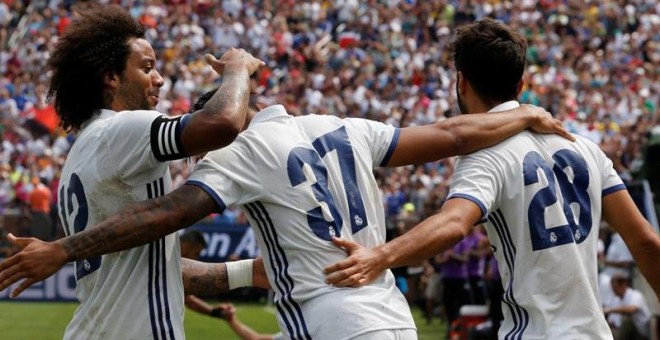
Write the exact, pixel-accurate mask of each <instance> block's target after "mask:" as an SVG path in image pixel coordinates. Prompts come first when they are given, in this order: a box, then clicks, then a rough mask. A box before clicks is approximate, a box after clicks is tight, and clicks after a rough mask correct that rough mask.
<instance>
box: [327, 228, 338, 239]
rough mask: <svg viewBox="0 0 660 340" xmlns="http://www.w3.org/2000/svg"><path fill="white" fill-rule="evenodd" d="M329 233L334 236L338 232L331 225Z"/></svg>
mask: <svg viewBox="0 0 660 340" xmlns="http://www.w3.org/2000/svg"><path fill="white" fill-rule="evenodd" d="M328 234H330V236H332V237H335V235H336V234H337V233H335V228H333V227H332V226H329V227H328Z"/></svg>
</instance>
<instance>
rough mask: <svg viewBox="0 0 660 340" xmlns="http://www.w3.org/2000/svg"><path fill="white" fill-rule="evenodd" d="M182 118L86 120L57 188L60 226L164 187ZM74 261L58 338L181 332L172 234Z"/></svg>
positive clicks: (74, 229)
mask: <svg viewBox="0 0 660 340" xmlns="http://www.w3.org/2000/svg"><path fill="white" fill-rule="evenodd" d="M181 124H182V122H181V118H178V119H173V120H170V119H167V118H165V117H163V116H162V114H160V113H158V112H156V111H126V112H119V113H117V112H114V111H110V110H101V112H100V113H99V114H97V115H95V116H94V117H93V118H92V119H90V120H89V121H87V122H86V123H85V124H84V125H83V126H82V129H81V131H80V132H79V134H78V136H77V138H76V141H75V143H74V144H73V147H72V148H71V151H70V152H69V155H68V157H67V160H66V163H65V164H64V169H63V170H62V178H61V181H60V185H59V188H58V210H59V214H60V219H61V221H62V225H63V226H64V231H65V233H66V234H67V235H72V234H74V233H78V232H81V231H83V230H84V229H85V228H88V227H90V226H92V225H94V224H96V223H99V222H101V221H103V220H105V219H106V218H108V217H110V216H112V214H114V213H117V212H119V211H121V210H122V209H123V208H124V207H126V206H127V205H130V204H131V203H134V202H138V201H143V200H146V199H150V198H154V197H158V196H163V195H164V194H166V193H167V192H169V191H170V190H171V179H170V172H169V169H168V166H167V162H165V160H167V159H172V158H176V157H181V156H182V152H180V151H183V149H182V148H181V145H180V138H179V137H178V136H179V133H180V130H181V127H180V125H181ZM152 145H153V146H154V150H152ZM75 267H76V281H77V287H76V296H77V298H78V300H79V301H80V306H79V307H78V309H76V312H75V314H74V316H73V319H72V320H71V323H69V326H68V327H67V329H66V332H65V335H64V338H65V339H183V338H184V332H183V311H184V310H183V283H182V279H181V269H180V249H179V240H178V236H177V235H176V234H172V235H169V236H167V237H165V238H163V239H160V240H158V241H155V242H153V243H151V244H148V245H145V246H141V247H137V248H133V249H130V250H125V251H121V252H116V253H112V254H108V255H103V256H99V257H93V258H88V259H86V260H83V261H78V262H76V263H75Z"/></svg>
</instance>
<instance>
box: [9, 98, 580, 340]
mask: <svg viewBox="0 0 660 340" xmlns="http://www.w3.org/2000/svg"><path fill="white" fill-rule="evenodd" d="M538 110H539V109H536V108H532V107H520V108H518V109H516V110H514V111H512V112H508V113H501V114H497V115H486V114H483V115H471V116H461V117H455V118H450V119H447V120H445V121H442V122H438V123H436V124H433V125H428V126H422V127H411V128H403V129H396V128H394V127H392V126H389V125H385V124H382V123H378V122H374V121H369V120H363V119H340V118H337V117H334V116H317V115H307V116H300V117H293V116H290V115H288V114H287V112H286V111H285V109H284V107H283V106H281V105H274V106H270V107H268V108H265V109H263V110H261V111H259V112H258V113H256V115H254V117H251V121H250V123H249V126H248V128H247V129H246V130H245V131H244V132H242V133H241V134H240V135H239V137H238V138H237V139H236V140H235V141H234V142H233V143H232V144H231V145H230V146H228V147H225V148H223V149H221V150H217V151H212V152H210V153H209V154H207V155H206V157H205V158H204V159H203V160H202V161H201V162H200V163H199V164H198V165H197V166H196V168H195V170H194V171H193V173H192V174H191V176H190V178H189V181H188V182H187V184H186V185H183V186H182V187H180V188H177V189H176V190H174V191H173V192H172V193H170V194H168V195H165V196H164V197H158V198H155V199H152V200H150V201H147V202H142V203H137V204H135V205H133V206H132V207H131V208H129V209H128V210H125V211H124V212H122V213H118V214H114V215H112V216H109V218H108V219H107V220H106V221H104V222H102V223H100V224H99V225H97V226H95V227H94V228H90V229H88V230H85V231H84V232H82V233H79V234H76V235H73V236H71V237H68V238H65V239H62V240H59V241H56V242H55V243H44V242H41V241H39V240H35V239H20V240H18V242H19V243H20V244H21V245H22V246H24V247H25V249H24V250H23V252H22V253H19V254H18V255H16V256H14V257H12V258H10V259H8V260H6V261H5V262H3V263H2V264H0V289H4V288H5V287H7V286H8V284H11V283H13V282H16V281H17V280H20V279H22V278H27V280H26V281H24V283H23V284H21V286H19V287H18V289H17V291H14V294H16V293H17V292H20V290H21V289H24V287H26V286H29V285H30V284H31V283H33V282H35V281H37V280H42V279H43V278H45V277H47V276H48V275H50V274H52V273H53V272H55V271H56V270H57V269H58V268H59V267H61V266H62V265H63V264H64V263H66V262H67V261H71V260H74V259H80V258H86V257H89V256H93V255H98V254H102V253H109V252H113V251H117V250H120V249H126V248H130V247H133V246H137V245H141V244H145V243H148V242H151V241H152V240H154V239H158V238H159V237H162V235H167V234H169V233H171V232H173V231H175V230H177V229H180V228H182V227H183V226H186V225H189V224H191V223H193V222H195V221H197V220H199V219H201V218H203V217H205V216H206V215H208V214H210V213H213V212H222V211H223V210H224V209H225V208H226V207H232V206H240V207H242V208H243V209H244V211H245V212H246V213H247V216H248V218H249V220H250V224H251V225H252V226H253V228H254V229H255V234H256V235H257V238H258V243H259V247H260V248H261V249H262V250H263V251H264V253H265V254H266V255H265V256H264V263H265V266H266V271H267V274H268V279H269V282H270V284H271V286H272V287H273V289H274V290H275V305H276V307H277V310H278V321H279V324H280V329H281V330H282V331H283V333H284V334H285V336H286V337H287V338H295V339H301V338H302V339H309V338H311V337H314V338H319V339H329V338H333V339H343V338H353V337H358V336H359V337H360V338H362V339H390V338H392V339H394V338H400V339H413V338H415V337H416V334H415V326H414V323H413V319H412V315H411V314H410V310H409V307H408V304H407V303H406V300H405V298H404V297H403V295H402V294H401V293H400V292H399V290H398V289H397V288H396V286H395V285H394V278H393V276H392V274H391V273H390V272H389V271H388V272H387V274H386V275H383V276H381V277H380V278H379V279H378V280H376V281H375V282H373V283H371V284H369V285H366V286H365V287H364V288H363V289H361V290H355V289H345V288H337V287H333V286H330V285H327V284H326V283H325V282H324V276H323V274H322V269H323V268H324V267H325V266H327V265H329V264H331V263H334V262H336V261H339V260H341V259H343V258H345V256H346V254H345V253H344V251H343V250H342V249H339V248H337V247H335V246H334V245H333V244H332V242H331V239H332V237H333V236H340V235H341V236H342V237H345V238H348V239H351V240H356V241H357V242H359V243H360V244H363V245H365V246H369V247H373V246H377V245H379V244H382V243H384V239H385V223H384V211H383V206H382V204H381V203H380V197H379V196H380V195H379V191H378V187H377V184H376V180H375V178H374V176H373V172H372V170H373V167H375V166H400V165H404V164H411V163H424V162H428V161H432V160H436V159H439V158H442V157H447V156H450V155H454V154H459V153H460V154H464V153H469V152H473V151H475V150H477V149H478V148H481V147H484V146H488V145H493V144H494V143H497V142H498V141H501V140H503V139H505V138H506V137H507V136H510V135H513V134H515V133H516V132H519V131H521V130H523V129H525V128H526V127H529V126H531V127H533V128H535V129H537V130H539V131H543V132H559V133H562V134H564V135H566V136H569V135H568V134H566V132H565V131H564V130H563V129H561V124H559V123H558V122H557V121H556V120H554V119H552V118H551V116H550V115H549V114H547V113H545V112H540V111H538ZM541 111H542V110H541ZM253 114H255V112H253V111H250V112H249V115H253ZM514 117H517V118H514ZM12 240H14V241H15V242H17V240H16V239H14V238H12ZM229 279H230V280H231V276H230V277H229Z"/></svg>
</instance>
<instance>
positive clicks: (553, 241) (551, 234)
mask: <svg viewBox="0 0 660 340" xmlns="http://www.w3.org/2000/svg"><path fill="white" fill-rule="evenodd" d="M550 242H552V243H555V242H557V235H556V234H555V233H550Z"/></svg>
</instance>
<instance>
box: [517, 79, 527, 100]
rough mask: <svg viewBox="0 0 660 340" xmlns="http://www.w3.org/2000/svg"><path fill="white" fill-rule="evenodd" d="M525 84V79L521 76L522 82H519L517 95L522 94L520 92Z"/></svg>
mask: <svg viewBox="0 0 660 340" xmlns="http://www.w3.org/2000/svg"><path fill="white" fill-rule="evenodd" d="M524 86H525V79H523V78H520V82H519V83H518V88H517V89H516V95H517V96H520V92H522V90H523V87H524Z"/></svg>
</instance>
